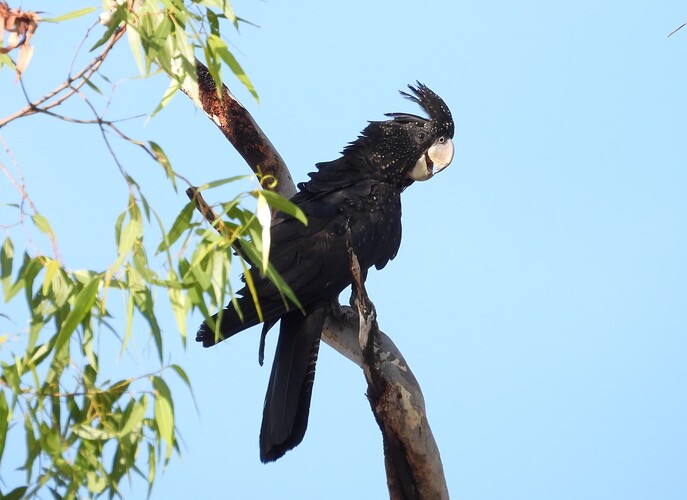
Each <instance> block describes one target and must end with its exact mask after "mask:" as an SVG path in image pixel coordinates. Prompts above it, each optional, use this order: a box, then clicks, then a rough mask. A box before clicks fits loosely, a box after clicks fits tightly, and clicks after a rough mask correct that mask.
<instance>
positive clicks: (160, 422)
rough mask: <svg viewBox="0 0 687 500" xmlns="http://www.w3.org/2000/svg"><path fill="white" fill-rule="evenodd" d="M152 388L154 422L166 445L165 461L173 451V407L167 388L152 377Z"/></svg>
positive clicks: (159, 380)
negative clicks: (153, 391)
mask: <svg viewBox="0 0 687 500" xmlns="http://www.w3.org/2000/svg"><path fill="white" fill-rule="evenodd" d="M152 379H153V388H154V389H155V393H156V394H155V405H154V411H155V422H156V423H157V429H158V432H159V433H160V437H161V438H162V440H163V441H165V442H166V443H167V447H166V448H167V451H166V454H165V461H167V460H169V458H170V457H171V456H172V450H173V449H174V406H173V404H172V394H171V392H170V391H169V387H168V386H167V384H166V383H165V381H164V380H162V379H161V378H160V377H157V376H153V377H152Z"/></svg>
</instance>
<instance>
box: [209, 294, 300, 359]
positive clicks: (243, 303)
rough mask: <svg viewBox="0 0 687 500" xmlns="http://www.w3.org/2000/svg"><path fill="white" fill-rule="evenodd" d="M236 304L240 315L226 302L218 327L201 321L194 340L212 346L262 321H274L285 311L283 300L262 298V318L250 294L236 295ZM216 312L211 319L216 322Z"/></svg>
mask: <svg viewBox="0 0 687 500" xmlns="http://www.w3.org/2000/svg"><path fill="white" fill-rule="evenodd" d="M237 300H238V304H239V307H240V308H241V313H242V317H241V316H239V313H238V312H237V311H236V309H235V308H234V305H233V303H232V302H229V304H227V307H225V308H224V309H223V310H222V318H221V319H220V321H219V325H218V328H216V330H213V329H212V327H211V326H210V324H208V322H207V321H203V324H202V325H200V328H199V329H198V332H197V333H196V342H202V343H203V347H212V346H213V345H215V344H217V343H219V342H221V341H223V340H226V339H228V338H229V337H231V336H233V335H236V334H237V333H239V332H241V331H243V330H245V329H247V328H250V327H251V326H255V325H257V324H259V323H261V322H262V321H264V322H265V323H270V324H271V325H274V323H275V322H276V321H277V320H278V319H279V317H280V316H281V315H283V314H284V313H286V312H287V309H286V305H285V304H284V302H283V301H281V300H280V301H278V302H273V301H266V300H263V301H261V302H260V309H261V312H262V320H261V319H260V317H259V316H258V311H257V309H256V308H255V303H254V302H253V298H252V297H251V296H248V297H238V298H237ZM218 317H219V313H218V314H214V315H213V316H212V321H213V322H215V323H216V322H217V319H218Z"/></svg>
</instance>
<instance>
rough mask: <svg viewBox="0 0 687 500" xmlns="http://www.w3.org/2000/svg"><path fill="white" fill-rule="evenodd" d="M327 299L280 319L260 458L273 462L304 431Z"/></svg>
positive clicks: (263, 422) (265, 409) (263, 425)
mask: <svg viewBox="0 0 687 500" xmlns="http://www.w3.org/2000/svg"><path fill="white" fill-rule="evenodd" d="M328 304H329V302H328V301H321V302H319V303H317V304H315V305H314V307H311V308H309V311H308V313H307V314H306V315H305V316H304V315H303V313H302V312H301V311H294V312H291V313H289V314H287V315H285V316H283V317H282V319H281V327H280V330H279V341H278V344H277V350H276V354H275V358H274V362H273V364H272V372H271V375H270V382H269V386H268V387H267V394H266V396H265V408H264V410H263V415H262V427H261V430H260V460H262V461H263V462H265V463H267V462H273V461H274V460H277V459H278V458H279V457H281V456H283V455H284V453H286V452H287V451H289V450H290V449H292V448H294V447H295V446H297V445H298V444H299V443H300V442H301V441H302V440H303V436H304V435H305V430H306V428H307V426H308V414H309V412H310V398H311V396H312V387H313V383H314V381H315V365H316V363H317V354H318V351H319V346H320V336H321V334H322V326H323V324H324V320H325V317H326V315H327V311H328Z"/></svg>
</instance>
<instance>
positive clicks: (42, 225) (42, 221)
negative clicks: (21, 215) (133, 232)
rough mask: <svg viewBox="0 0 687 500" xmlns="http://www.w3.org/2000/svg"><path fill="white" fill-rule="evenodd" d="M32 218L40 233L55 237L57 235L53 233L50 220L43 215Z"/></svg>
mask: <svg viewBox="0 0 687 500" xmlns="http://www.w3.org/2000/svg"><path fill="white" fill-rule="evenodd" d="M31 218H32V219H33V223H34V224H35V225H36V227H37V228H38V230H39V231H40V232H42V233H44V234H47V235H48V236H52V237H54V236H55V233H53V230H52V228H51V227H50V223H49V222H48V219H46V218H45V217H43V216H42V215H41V214H35V215H33V216H32V217H31Z"/></svg>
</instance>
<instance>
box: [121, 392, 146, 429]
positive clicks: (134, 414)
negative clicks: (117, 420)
mask: <svg viewBox="0 0 687 500" xmlns="http://www.w3.org/2000/svg"><path fill="white" fill-rule="evenodd" d="M147 408H148V398H147V397H146V395H145V394H144V395H143V397H142V398H141V400H140V401H134V402H133V404H132V406H131V411H130V412H127V414H125V417H126V420H124V421H123V422H122V424H123V425H122V428H121V429H120V430H119V432H117V436H119V437H123V436H126V435H127V434H129V433H131V432H132V431H133V430H135V429H138V428H139V427H140V426H141V423H142V422H143V417H145V414H146V410H147Z"/></svg>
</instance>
